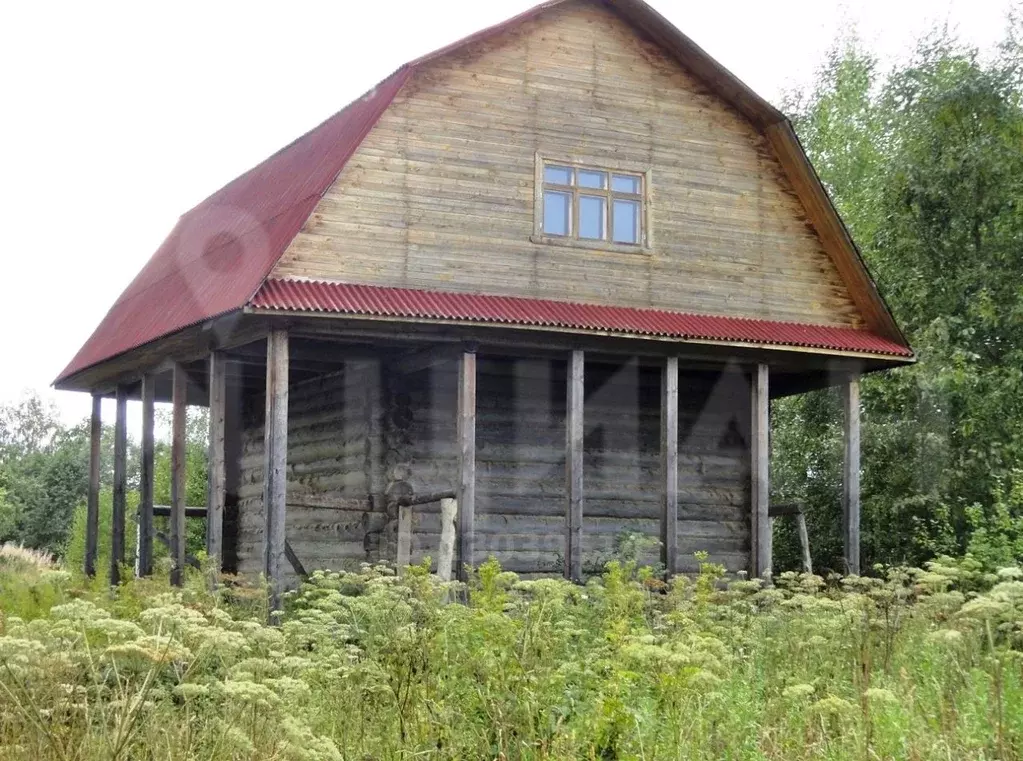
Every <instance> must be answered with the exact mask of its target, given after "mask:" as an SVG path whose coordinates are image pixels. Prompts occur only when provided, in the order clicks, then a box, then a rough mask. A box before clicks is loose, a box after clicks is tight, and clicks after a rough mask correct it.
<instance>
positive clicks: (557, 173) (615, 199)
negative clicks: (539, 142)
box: [538, 161, 646, 246]
mask: <svg viewBox="0 0 1023 761" xmlns="http://www.w3.org/2000/svg"><path fill="white" fill-rule="evenodd" d="M541 180H542V215H543V216H542V220H540V224H539V225H538V227H539V228H540V232H541V233H542V234H543V235H544V236H551V237H555V238H566V239H570V240H577V241H580V242H585V241H603V242H605V243H610V244H613V245H621V246H640V245H642V244H643V243H644V236H645V234H646V231H645V230H644V229H643V228H644V219H645V215H644V209H643V204H644V191H645V188H644V185H645V182H646V177H645V176H644V175H643V174H639V173H636V172H622V171H616V170H612V169H602V168H598V167H588V166H578V165H574V164H562V163H558V162H554V161H544V162H543V171H542V177H541Z"/></svg>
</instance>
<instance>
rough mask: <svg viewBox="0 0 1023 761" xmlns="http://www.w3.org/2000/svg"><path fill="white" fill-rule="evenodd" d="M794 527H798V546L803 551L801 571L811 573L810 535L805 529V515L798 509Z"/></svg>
mask: <svg viewBox="0 0 1023 761" xmlns="http://www.w3.org/2000/svg"><path fill="white" fill-rule="evenodd" d="M796 527H797V528H798V529H799V547H800V549H802V551H803V572H804V573H813V558H812V557H811V556H810V535H809V534H808V533H807V531H806V516H805V515H803V512H802V511H801V510H800V511H799V513H798V514H797V515H796Z"/></svg>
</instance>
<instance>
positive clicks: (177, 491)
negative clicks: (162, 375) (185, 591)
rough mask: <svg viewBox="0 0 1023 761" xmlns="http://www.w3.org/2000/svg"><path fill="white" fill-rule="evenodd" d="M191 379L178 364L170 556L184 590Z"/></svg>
mask: <svg viewBox="0 0 1023 761" xmlns="http://www.w3.org/2000/svg"><path fill="white" fill-rule="evenodd" d="M187 397H188V377H187V376H186V375H185V369H184V368H183V367H181V365H178V364H175V365H174V370H173V377H172V380H171V405H172V411H171V474H170V475H171V479H170V480H171V483H170V486H171V505H170V508H171V515H170V556H171V577H170V580H171V584H174V585H175V586H181V585H182V584H183V583H184V580H185V499H186V489H187V482H186V472H185V457H186V452H185V445H186V441H185V424H186V417H185V416H186V415H187V410H188V408H187V407H186V400H187Z"/></svg>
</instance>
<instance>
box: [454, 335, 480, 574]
mask: <svg viewBox="0 0 1023 761" xmlns="http://www.w3.org/2000/svg"><path fill="white" fill-rule="evenodd" d="M456 500H457V502H458V537H457V540H458V558H459V564H458V579H459V580H461V581H465V580H466V578H467V576H468V569H470V568H473V567H475V564H476V527H475V521H476V353H475V352H473V351H466V352H463V353H462V358H461V361H460V362H459V364H458V491H457V494H456Z"/></svg>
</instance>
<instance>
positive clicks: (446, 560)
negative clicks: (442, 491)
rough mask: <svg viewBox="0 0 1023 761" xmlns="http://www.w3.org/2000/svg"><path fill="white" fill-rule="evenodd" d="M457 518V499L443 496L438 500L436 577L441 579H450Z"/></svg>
mask: <svg viewBox="0 0 1023 761" xmlns="http://www.w3.org/2000/svg"><path fill="white" fill-rule="evenodd" d="M457 520H458V501H457V500H454V499H451V498H450V497H445V498H444V499H442V500H441V501H440V546H439V547H438V549H437V578H439V579H440V580H441V581H451V561H452V559H453V558H454V555H455V534H456V526H455V524H456V522H457Z"/></svg>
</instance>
